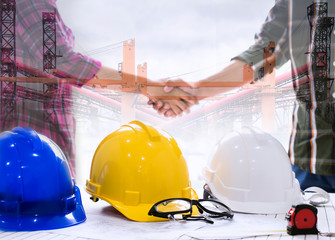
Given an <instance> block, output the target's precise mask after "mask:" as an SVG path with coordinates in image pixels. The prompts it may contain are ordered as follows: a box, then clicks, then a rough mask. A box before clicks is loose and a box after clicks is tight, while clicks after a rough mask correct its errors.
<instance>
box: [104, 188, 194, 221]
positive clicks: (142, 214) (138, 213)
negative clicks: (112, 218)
mask: <svg viewBox="0 0 335 240" xmlns="http://www.w3.org/2000/svg"><path fill="white" fill-rule="evenodd" d="M101 199H102V200H105V201H106V202H108V203H109V204H111V205H112V206H113V207H114V208H115V209H117V210H118V211H119V212H120V213H122V214H123V215H124V216H125V217H127V218H128V219H130V220H133V221H137V222H161V221H168V219H166V218H160V217H154V216H150V215H149V214H148V213H149V211H150V209H151V208H152V206H153V205H154V204H155V203H149V204H145V203H141V204H138V205H136V206H131V205H126V204H124V203H122V202H119V201H115V200H111V199H104V198H103V197H102V198H101ZM191 199H198V195H197V193H196V191H195V190H194V189H193V188H191ZM162 200H164V199H162Z"/></svg>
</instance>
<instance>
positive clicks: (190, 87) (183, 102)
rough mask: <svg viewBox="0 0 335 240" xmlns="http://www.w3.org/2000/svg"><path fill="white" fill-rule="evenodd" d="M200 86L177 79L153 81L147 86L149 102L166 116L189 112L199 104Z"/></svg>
mask: <svg viewBox="0 0 335 240" xmlns="http://www.w3.org/2000/svg"><path fill="white" fill-rule="evenodd" d="M198 90H199V89H198V88H196V86H195V84H192V83H187V82H185V81H183V80H180V79H177V80H174V81H170V80H168V81H163V82H158V83H157V82H155V83H153V82H151V83H149V84H148V86H147V90H146V94H145V95H146V96H147V97H148V98H149V101H148V104H149V105H152V106H153V108H154V109H155V110H156V111H157V112H158V113H159V114H162V115H164V116H165V117H172V118H173V117H176V116H181V115H183V113H189V112H190V108H191V107H192V106H193V105H196V104H198V100H199V97H198Z"/></svg>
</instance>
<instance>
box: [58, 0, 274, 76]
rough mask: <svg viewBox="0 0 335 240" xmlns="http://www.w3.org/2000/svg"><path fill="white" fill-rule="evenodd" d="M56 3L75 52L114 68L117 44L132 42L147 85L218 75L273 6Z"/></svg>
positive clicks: (157, 0)
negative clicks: (168, 79) (148, 81)
mask: <svg viewBox="0 0 335 240" xmlns="http://www.w3.org/2000/svg"><path fill="white" fill-rule="evenodd" d="M57 3H58V7H59V11H60V13H61V15H62V17H63V20H64V21H65V23H66V24H67V25H68V26H69V27H70V28H71V29H72V30H73V32H74V34H75V36H76V49H77V50H78V51H80V52H83V53H86V54H88V55H89V56H91V57H93V58H96V59H99V60H101V61H102V62H103V64H104V65H107V66H109V67H113V68H117V64H118V63H119V62H121V61H122V45H121V43H120V42H122V41H124V40H127V39H131V38H134V39H135V41H136V54H135V55H136V65H137V64H141V63H143V62H147V63H148V77H149V78H150V79H160V78H166V77H171V76H180V77H181V78H183V79H185V80H188V81H192V80H197V79H200V78H202V77H204V76H206V75H208V74H210V73H214V72H215V71H217V70H220V69H221V68H222V67H223V66H225V65H226V64H227V63H228V62H229V60H230V59H231V58H232V57H233V56H235V55H236V54H238V53H240V52H241V51H242V50H244V49H245V48H247V47H248V46H249V45H250V44H252V42H253V37H254V33H255V32H256V31H258V29H259V28H260V26H261V25H262V23H263V21H264V20H265V18H266V16H267V13H268V11H269V10H270V8H271V7H272V5H273V4H274V0H256V1H249V0H141V1H138V0H122V1H121V0H120V1H116V0H58V2H57ZM113 44H115V45H113ZM101 48H102V49H101ZM190 72H192V73H191V74H187V73H190Z"/></svg>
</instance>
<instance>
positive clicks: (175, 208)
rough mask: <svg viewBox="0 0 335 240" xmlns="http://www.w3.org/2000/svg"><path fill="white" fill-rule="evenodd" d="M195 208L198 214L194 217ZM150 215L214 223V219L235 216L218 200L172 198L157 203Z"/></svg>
mask: <svg viewBox="0 0 335 240" xmlns="http://www.w3.org/2000/svg"><path fill="white" fill-rule="evenodd" d="M193 206H196V207H197V209H198V213H197V214H196V215H193V214H192V213H193ZM148 215H150V216H155V217H161V218H167V219H170V220H203V221H206V222H208V223H214V221H213V220H212V219H213V218H220V219H231V218H232V217H233V216H234V214H233V212H232V211H231V209H230V208H229V207H228V206H226V205H225V204H223V203H221V202H219V201H217V200H207V199H199V200H194V199H188V198H170V199H165V200H162V201H159V202H157V203H156V204H154V205H153V206H152V208H151V209H150V211H149V213H148Z"/></svg>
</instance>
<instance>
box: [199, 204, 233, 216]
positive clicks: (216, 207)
mask: <svg viewBox="0 0 335 240" xmlns="http://www.w3.org/2000/svg"><path fill="white" fill-rule="evenodd" d="M200 204H201V206H202V207H203V208H205V210H209V211H211V212H214V213H217V214H222V213H225V212H229V211H230V210H229V209H227V207H225V206H224V205H223V204H220V203H218V202H214V201H201V202H200Z"/></svg>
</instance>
